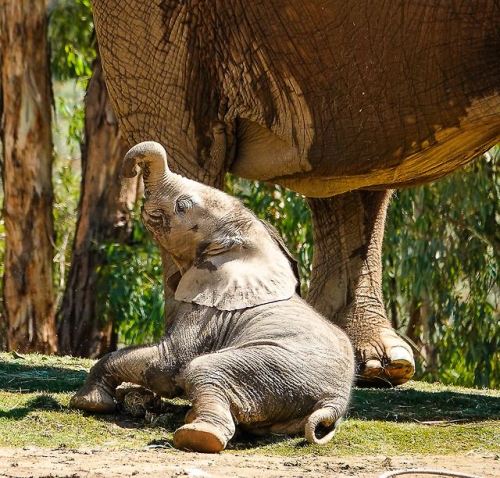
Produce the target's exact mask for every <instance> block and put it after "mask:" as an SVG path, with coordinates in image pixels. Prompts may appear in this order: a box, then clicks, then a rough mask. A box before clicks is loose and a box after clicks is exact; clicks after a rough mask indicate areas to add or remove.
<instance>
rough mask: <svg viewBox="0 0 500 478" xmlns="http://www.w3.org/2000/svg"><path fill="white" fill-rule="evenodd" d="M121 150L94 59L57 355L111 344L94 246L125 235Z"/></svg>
mask: <svg viewBox="0 0 500 478" xmlns="http://www.w3.org/2000/svg"><path fill="white" fill-rule="evenodd" d="M126 151H127V145H126V144H125V141H123V139H122V138H121V137H120V134H119V131H118V125H117V122H116V118H115V115H114V113H113V110H112V108H111V104H110V101H109V97H108V93H107V90H106V85H105V83H104V78H103V73H102V67H101V62H100V59H99V58H98V59H97V60H96V61H95V63H94V68H93V75H92V78H91V80H90V82H89V85H88V89H87V94H86V96H85V144H84V145H83V146H82V190H81V196H80V203H79V207H78V211H79V214H78V223H77V226H76V232H75V239H74V244H73V260H72V263H71V268H70V271H69V276H68V280H67V283H66V290H65V293H64V297H63V303H62V308H61V311H60V325H59V346H60V350H61V352H62V353H67V354H72V355H79V356H84V357H98V356H100V355H102V354H104V353H106V352H108V351H110V350H112V349H114V348H116V333H115V331H114V327H113V321H112V320H106V319H105V318H104V317H102V313H101V312H102V309H100V307H99V301H98V300H97V292H98V291H97V286H98V278H99V275H98V274H99V273H98V270H99V268H100V267H101V266H102V265H103V264H105V261H106V257H105V255H104V253H103V251H102V250H101V249H100V247H99V246H100V245H102V244H103V242H105V241H112V242H123V241H124V240H125V239H126V238H127V237H128V235H129V231H130V227H129V226H130V212H129V211H130V207H131V205H133V203H134V202H135V199H136V195H137V180H129V181H128V182H127V184H126V187H124V188H123V189H122V188H121V185H122V180H121V179H120V167H121V162H122V159H123V157H124V155H125V153H126Z"/></svg>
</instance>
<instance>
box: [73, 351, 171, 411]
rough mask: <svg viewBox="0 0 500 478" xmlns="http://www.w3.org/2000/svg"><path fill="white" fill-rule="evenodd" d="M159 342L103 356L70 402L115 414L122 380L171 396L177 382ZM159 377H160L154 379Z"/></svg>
mask: <svg viewBox="0 0 500 478" xmlns="http://www.w3.org/2000/svg"><path fill="white" fill-rule="evenodd" d="M164 363H166V361H165V359H164V358H163V357H162V355H161V354H160V351H159V347H158V346H156V345H152V346H144V347H128V348H125V349H122V350H118V351H117V352H112V353H109V354H107V355H105V356H104V357H103V358H101V359H100V360H99V361H98V362H97V363H96V364H95V365H94V366H93V367H92V368H91V369H90V372H89V375H88V376H87V378H86V380H85V383H84V384H83V386H82V388H80V390H78V392H76V393H75V395H73V397H72V398H71V400H70V402H69V405H70V407H71V408H77V409H80V410H85V411H88V412H94V413H112V412H113V411H115V409H116V406H117V403H116V400H115V397H116V388H117V387H118V386H119V385H120V384H121V383H123V382H130V383H132V384H136V385H140V386H142V387H145V388H147V389H149V390H151V392H150V394H151V393H156V394H158V395H161V396H165V397H168V396H171V395H172V393H173V390H174V389H175V384H174V381H173V379H172V378H171V376H170V375H171V374H169V373H168V370H165V365H164ZM154 377H159V379H154Z"/></svg>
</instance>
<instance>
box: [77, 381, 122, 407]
mask: <svg viewBox="0 0 500 478" xmlns="http://www.w3.org/2000/svg"><path fill="white" fill-rule="evenodd" d="M69 406H70V407H71V408H78V409H79V410H85V411H87V412H93V413H112V412H114V411H115V409H116V402H115V400H114V398H113V396H112V395H111V393H109V392H108V391H107V390H106V389H105V388H104V387H103V386H102V385H100V384H92V385H87V384H85V385H84V386H83V387H82V388H81V389H80V390H78V392H77V393H76V394H75V395H73V397H71V400H70V402H69Z"/></svg>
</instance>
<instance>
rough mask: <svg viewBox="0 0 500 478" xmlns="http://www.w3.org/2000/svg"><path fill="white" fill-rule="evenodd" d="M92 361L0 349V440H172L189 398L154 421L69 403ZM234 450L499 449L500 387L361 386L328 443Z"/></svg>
mask: <svg viewBox="0 0 500 478" xmlns="http://www.w3.org/2000/svg"><path fill="white" fill-rule="evenodd" d="M92 363H93V362H92V361H91V360H85V359H78V358H74V357H48V356H43V355H26V356H24V358H16V357H15V356H14V355H12V354H7V353H0V446H2V447H5V446H7V447H23V446H41V447H51V448H54V447H66V448H77V447H90V448H93V447H109V448H113V449H117V448H121V449H123V448H144V447H147V446H153V447H157V446H160V447H166V448H169V447H171V443H172V441H171V440H172V432H173V431H174V430H175V429H176V428H177V427H178V426H179V425H180V424H181V423H182V420H183V417H184V414H185V412H186V409H187V403H186V402H183V401H179V400H177V401H169V402H168V403H167V404H166V405H165V408H166V410H165V415H162V416H160V418H159V419H157V420H153V422H152V423H145V421H144V420H143V419H133V418H131V417H127V416H124V415H105V416H95V415H90V414H87V413H83V412H80V411H75V410H70V409H68V407H67V405H68V402H69V399H70V397H71V395H72V393H73V392H74V391H75V390H77V389H78V387H79V386H80V385H81V383H82V382H83V380H84V378H85V376H86V371H87V370H88V369H89V368H90V366H91V365H92ZM231 450H233V452H234V451H235V450H237V451H238V452H239V453H241V452H243V453H262V454H272V455H284V456H297V455H335V456H347V455H375V454H387V455H396V454H406V455H409V454H455V453H460V454H465V453H467V452H469V451H476V452H482V451H484V452H496V453H499V452H500V391H493V390H474V389H466V388H461V387H451V386H444V385H440V384H427V383H423V382H410V383H409V384H406V385H404V386H402V387H398V388H395V389H382V390H380V389H378V390H377V389H356V390H355V391H354V394H353V400H352V404H351V409H350V411H349V414H348V417H347V420H346V421H345V422H344V423H343V425H342V426H341V427H340V429H339V431H338V433H337V435H336V436H335V437H334V439H333V440H332V442H331V443H330V444H328V445H327V446H323V447H320V446H312V445H309V444H307V443H306V442H305V441H304V439H302V438H287V437H276V436H274V437H266V438H255V437H251V436H248V435H244V434H240V435H238V436H237V437H236V438H235V439H234V440H233V441H232V442H231V446H230V450H229V451H228V452H229V453H230V452H231Z"/></svg>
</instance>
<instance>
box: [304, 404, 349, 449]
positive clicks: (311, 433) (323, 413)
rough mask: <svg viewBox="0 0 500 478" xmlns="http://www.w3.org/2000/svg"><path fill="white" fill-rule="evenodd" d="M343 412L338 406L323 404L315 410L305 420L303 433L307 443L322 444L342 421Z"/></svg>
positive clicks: (327, 440)
mask: <svg viewBox="0 0 500 478" xmlns="http://www.w3.org/2000/svg"><path fill="white" fill-rule="evenodd" d="M342 415H343V413H340V412H339V407H338V406H328V405H327V406H324V407H322V408H319V409H318V410H315V411H314V412H313V413H311V415H309V418H308V419H307V421H306V424H305V430H304V434H305V436H306V440H307V441H308V442H309V443H315V444H317V445H324V444H325V443H328V442H329V441H330V440H331V439H332V438H333V435H335V431H336V429H337V426H338V425H339V424H340V422H341V421H342Z"/></svg>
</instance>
